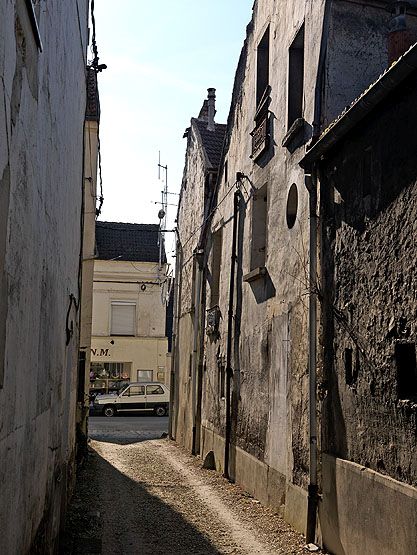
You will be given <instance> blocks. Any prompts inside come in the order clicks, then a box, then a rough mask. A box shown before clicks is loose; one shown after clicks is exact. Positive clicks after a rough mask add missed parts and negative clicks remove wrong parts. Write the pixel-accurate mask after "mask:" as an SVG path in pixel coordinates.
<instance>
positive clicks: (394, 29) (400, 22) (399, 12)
mask: <svg viewBox="0 0 417 555" xmlns="http://www.w3.org/2000/svg"><path fill="white" fill-rule="evenodd" d="M408 7H409V2H406V1H404V0H393V1H392V2H391V14H392V19H391V21H390V25H389V29H388V64H389V65H391V64H392V63H393V62H395V60H398V58H399V57H400V56H402V55H403V54H404V52H406V51H407V50H408V49H409V48H410V46H411V45H412V44H413V43H414V42H415V36H414V33H413V32H412V31H411V29H409V28H408V27H407V8H408Z"/></svg>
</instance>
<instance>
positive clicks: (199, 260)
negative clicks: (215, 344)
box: [191, 249, 204, 455]
mask: <svg viewBox="0 0 417 555" xmlns="http://www.w3.org/2000/svg"><path fill="white" fill-rule="evenodd" d="M194 257H195V262H194V263H195V264H196V265H197V266H196V277H195V297H194V330H193V331H194V333H193V358H192V363H193V366H192V375H191V386H192V411H193V445H192V451H191V452H192V454H193V455H196V454H197V453H196V415H197V385H198V384H197V365H198V334H199V330H200V325H199V324H200V310H201V284H202V274H203V262H204V251H203V250H202V249H196V251H195V252H194Z"/></svg>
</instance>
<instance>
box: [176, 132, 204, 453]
mask: <svg viewBox="0 0 417 555" xmlns="http://www.w3.org/2000/svg"><path fill="white" fill-rule="evenodd" d="M206 167H207V161H206V158H205V154H204V150H203V148H202V144H201V140H200V137H199V134H198V130H196V128H195V126H194V125H193V124H191V127H190V130H189V132H188V137H187V152H186V158H185V166H184V175H183V180H182V186H181V196H180V204H179V209H178V240H179V244H180V245H181V247H180V252H179V257H178V258H177V261H176V263H177V264H179V291H178V294H179V297H180V299H181V302H180V305H179V308H178V329H177V339H176V349H177V352H178V358H177V361H178V362H177V367H176V373H175V380H176V381H175V398H174V403H176V409H175V422H174V435H175V439H176V440H177V441H179V442H180V443H182V444H183V445H185V446H186V448H187V449H190V450H191V448H192V428H193V417H192V410H191V407H192V379H191V378H192V375H191V374H192V373H191V365H192V364H193V362H192V356H193V339H194V312H193V311H194V304H195V303H194V294H195V292H194V286H193V282H194V280H195V270H194V266H195V261H194V257H193V252H194V250H195V249H196V247H197V244H198V242H199V239H200V226H201V224H202V222H203V220H204V209H205V200H206V199H205V178H206Z"/></svg>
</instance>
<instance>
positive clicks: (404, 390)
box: [395, 343, 417, 399]
mask: <svg viewBox="0 0 417 555" xmlns="http://www.w3.org/2000/svg"><path fill="white" fill-rule="evenodd" d="M395 361H396V363H397V387H398V398H399V399H415V398H416V397H417V365H416V346H415V343H397V344H396V345H395Z"/></svg>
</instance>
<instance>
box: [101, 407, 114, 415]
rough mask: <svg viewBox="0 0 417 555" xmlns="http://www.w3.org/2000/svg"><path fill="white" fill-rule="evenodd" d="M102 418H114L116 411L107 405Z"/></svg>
mask: <svg viewBox="0 0 417 555" xmlns="http://www.w3.org/2000/svg"><path fill="white" fill-rule="evenodd" d="M103 414H104V416H108V417H111V416H114V415H115V414H116V409H115V408H114V407H113V406H112V405H107V406H105V407H104V409H103Z"/></svg>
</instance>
